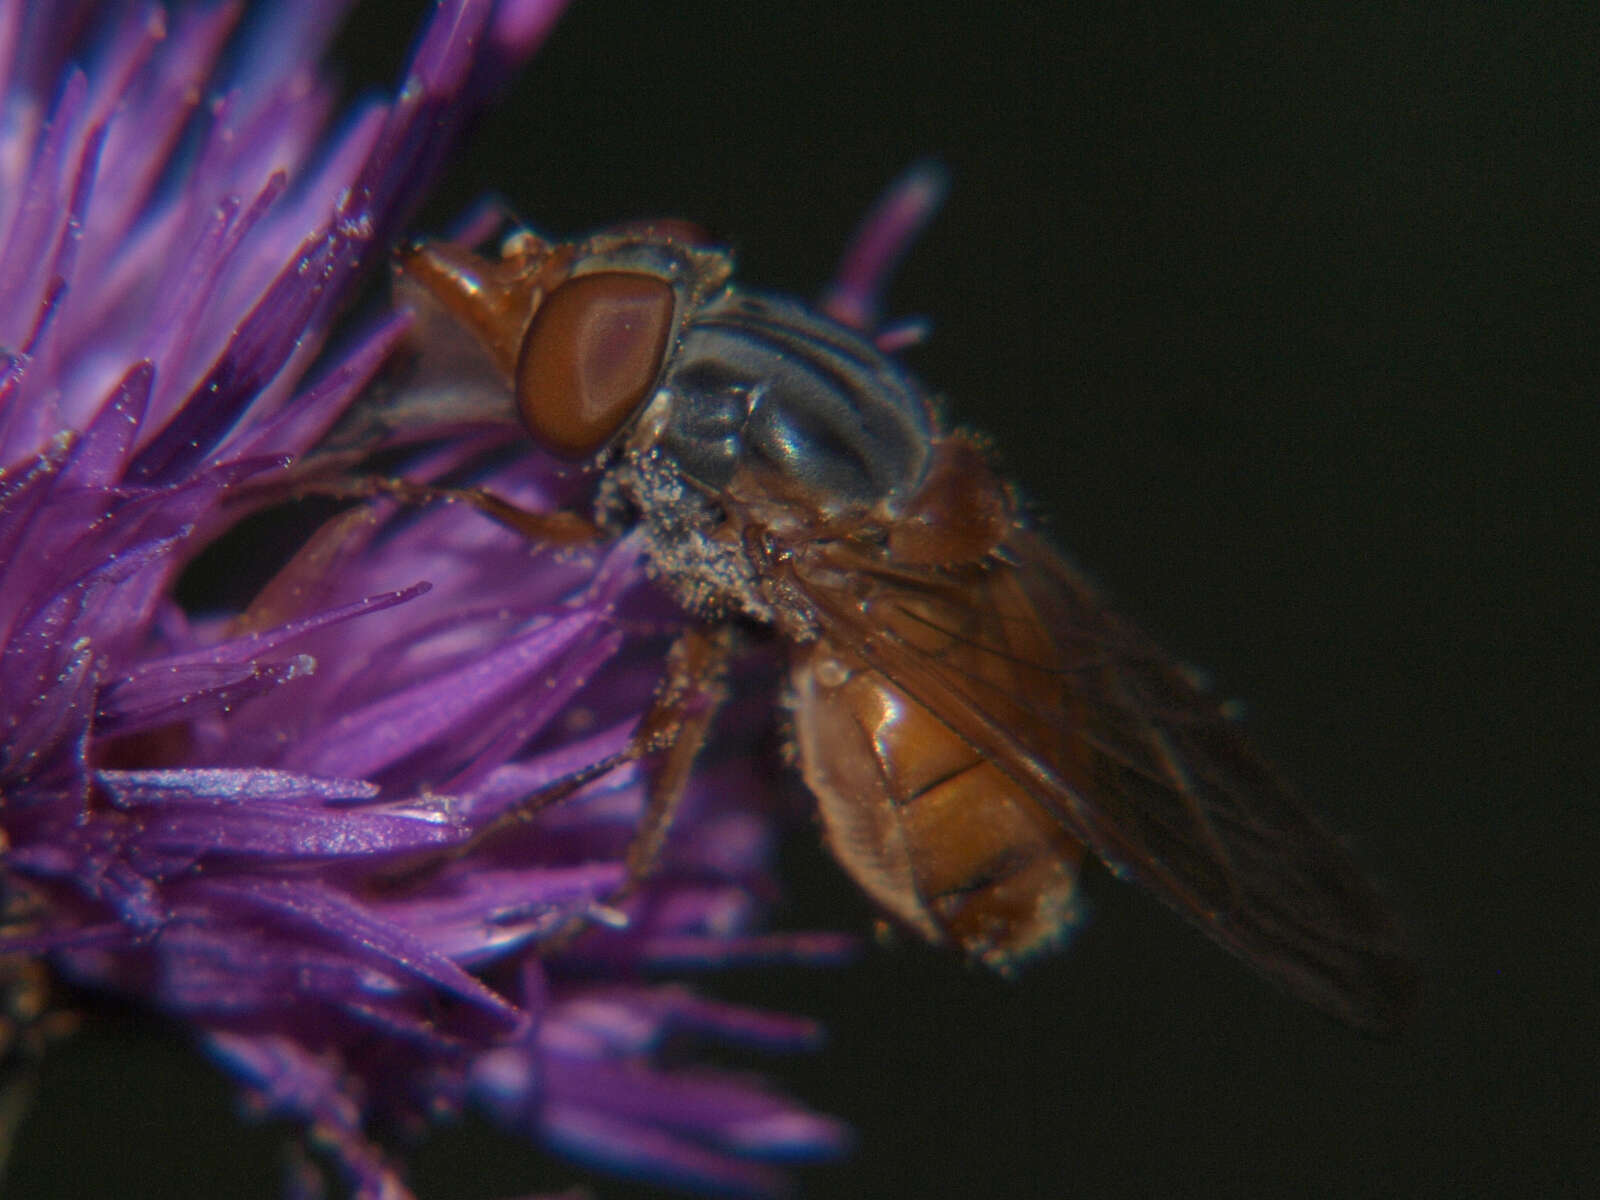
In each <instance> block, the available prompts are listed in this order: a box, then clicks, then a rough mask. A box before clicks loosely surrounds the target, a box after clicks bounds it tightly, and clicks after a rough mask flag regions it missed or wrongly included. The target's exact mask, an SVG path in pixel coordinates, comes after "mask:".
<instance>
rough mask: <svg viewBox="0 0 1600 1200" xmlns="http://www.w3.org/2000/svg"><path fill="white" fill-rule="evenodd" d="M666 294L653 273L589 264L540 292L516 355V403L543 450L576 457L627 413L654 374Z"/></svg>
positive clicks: (668, 313)
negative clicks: (592, 267) (591, 270)
mask: <svg viewBox="0 0 1600 1200" xmlns="http://www.w3.org/2000/svg"><path fill="white" fill-rule="evenodd" d="M673 303H674V295H673V291H672V288H671V286H670V285H668V284H666V283H664V282H663V281H662V280H660V279H657V278H656V277H655V276H653V275H642V274H639V273H637V272H633V271H596V272H594V273H592V274H589V275H579V276H577V277H576V278H573V279H569V280H567V281H566V282H565V283H563V284H562V285H561V286H560V287H558V288H556V289H555V291H553V292H551V293H550V295H549V296H548V297H546V299H545V301H544V303H543V304H542V305H540V306H539V311H538V312H537V313H536V314H535V315H534V318H533V322H532V324H530V325H529V326H528V332H527V333H526V334H525V335H524V336H523V339H522V351H521V353H520V354H519V356H518V358H517V375H516V387H517V410H518V411H519V412H520V413H521V414H522V420H523V423H524V424H525V425H526V426H527V427H528V432H529V433H530V434H532V435H533V438H534V440H535V441H537V442H538V443H539V444H540V445H541V446H543V447H544V448H545V449H546V450H549V451H550V452H551V453H553V454H560V455H562V456H564V457H567V458H584V457H587V456H588V455H590V454H593V453H594V452H595V451H596V450H598V449H600V447H602V446H604V445H605V444H606V442H607V441H609V440H610V438H611V436H612V435H613V434H615V433H616V432H617V430H619V429H621V428H622V426H623V425H624V424H625V423H626V422H627V420H628V418H629V417H631V416H632V415H633V414H634V411H635V410H636V409H637V408H638V407H639V405H640V403H641V402H642V401H643V400H644V398H645V396H646V395H647V394H648V393H649V391H650V388H651V385H652V384H654V383H655V381H656V376H657V375H659V374H660V373H661V365H662V361H663V359H664V358H665V356H666V350H667V339H668V338H669V337H670V336H671V333H672V310H673Z"/></svg>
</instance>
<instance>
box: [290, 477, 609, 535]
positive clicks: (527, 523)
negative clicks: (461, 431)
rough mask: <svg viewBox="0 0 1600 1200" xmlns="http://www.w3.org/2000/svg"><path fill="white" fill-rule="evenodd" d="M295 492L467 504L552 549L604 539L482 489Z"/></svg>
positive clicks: (385, 482)
mask: <svg viewBox="0 0 1600 1200" xmlns="http://www.w3.org/2000/svg"><path fill="white" fill-rule="evenodd" d="M296 490H297V492H298V493H299V494H300V495H302V496H328V497H331V498H333V499H336V500H377V499H380V498H383V497H389V498H391V499H394V500H398V501H400V502H401V503H402V504H413V505H424V504H438V503H445V504H468V505H471V506H472V507H473V508H475V509H477V510H478V511H479V512H481V513H483V514H484V516H486V517H488V518H490V519H491V520H493V521H497V522H499V523H500V524H501V525H504V526H505V527H506V528H507V529H509V530H511V531H512V532H513V533H520V534H521V535H522V536H523V537H525V538H527V539H528V540H529V541H532V542H543V543H545V544H547V545H552V546H586V545H589V544H591V543H594V542H598V541H600V540H601V538H602V537H603V536H604V535H603V534H602V532H601V530H600V527H599V526H598V525H596V524H595V523H594V522H593V521H591V520H589V519H588V518H587V517H580V516H579V515H578V514H577V513H575V512H568V511H566V510H564V509H561V510H557V511H555V512H531V511H530V510H528V509H525V508H518V507H517V506H516V505H515V504H512V503H511V502H510V501H509V500H502V499H501V498H500V497H499V496H496V495H494V494H493V493H492V492H486V491H484V490H483V489H482V488H452V487H435V486H434V485H433V484H431V483H412V482H411V481H410V480H406V479H391V478H385V477H381V476H375V475H373V476H364V477H361V478H356V479H345V480H337V481H328V482H315V483H305V484H302V485H300V487H299V488H298V489H296Z"/></svg>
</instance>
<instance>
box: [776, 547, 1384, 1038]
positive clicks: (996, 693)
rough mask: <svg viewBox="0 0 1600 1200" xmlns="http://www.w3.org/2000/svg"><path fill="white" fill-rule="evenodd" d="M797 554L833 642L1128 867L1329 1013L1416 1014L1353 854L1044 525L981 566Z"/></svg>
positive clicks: (835, 551)
mask: <svg viewBox="0 0 1600 1200" xmlns="http://www.w3.org/2000/svg"><path fill="white" fill-rule="evenodd" d="M794 569H795V577H796V583H797V584H798V585H799V586H800V587H801V589H802V590H803V591H804V592H805V593H806V595H807V598H808V599H809V600H810V601H811V602H812V603H813V604H815V606H816V608H817V610H818V612H819V613H820V614H821V615H822V618H823V624H824V627H825V629H826V636H827V637H828V638H829V639H830V640H831V641H833V642H834V643H836V644H837V645H839V646H840V647H841V648H842V649H845V650H847V651H849V652H851V653H853V654H855V655H857V656H859V657H860V658H861V659H862V660H864V661H865V662H866V663H868V664H869V665H870V666H872V667H874V668H875V669H877V670H879V671H882V672H883V673H884V674H885V675H886V676H887V677H888V678H889V679H890V680H892V681H893V682H894V683H895V684H896V685H898V686H899V687H901V688H902V689H904V690H905V691H906V692H907V693H908V694H909V695H911V696H913V697H914V698H916V699H917V700H919V701H920V702H921V703H923V704H924V705H926V706H927V707H928V708H929V709H931V710H932V711H933V712H934V713H935V714H937V715H938V717H939V718H940V719H941V720H943V721H944V722H945V723H946V724H948V725H949V726H950V727H951V728H952V729H953V730H955V731H956V732H957V733H959V734H960V735H961V736H962V737H963V738H964V739H966V741H968V742H969V743H970V744H971V745H972V746H973V747H975V748H976V749H978V750H979V751H980V752H981V753H983V754H985V755H987V756H988V757H989V758H990V759H991V760H992V761H994V762H995V763H996V765H998V766H999V767H1000V768H1001V769H1002V770H1004V771H1005V772H1006V773H1007V774H1008V775H1010V776H1011V777H1012V778H1014V779H1016V780H1017V781H1018V782H1019V783H1021V784H1022V785H1023V786H1024V787H1026V788H1027V789H1028V790H1029V791H1030V792H1031V793H1032V794H1033V795H1034V796H1035V797H1036V798H1037V799H1038V800H1039V802H1040V803H1041V804H1042V805H1044V806H1045V808H1046V809H1048V810H1049V811H1050V812H1052V813H1053V814H1054V815H1055V816H1056V818H1057V819H1058V820H1060V821H1061V822H1062V824H1063V825H1064V826H1065V827H1066V829H1067V830H1068V831H1069V832H1070V833H1071V834H1072V835H1073V836H1075V837H1077V838H1079V839H1081V840H1082V841H1083V842H1084V843H1085V844H1087V845H1088V846H1089V847H1090V848H1091V850H1093V852H1094V853H1095V854H1096V855H1097V856H1098V857H1099V858H1100V859H1101V860H1102V861H1103V862H1104V863H1105V864H1106V865H1107V866H1108V867H1109V868H1110V869H1111V870H1112V871H1113V872H1114V873H1115V874H1117V875H1118V876H1120V877H1122V878H1124V879H1127V880H1130V881H1132V882H1135V883H1138V884H1140V885H1141V886H1143V887H1145V888H1147V889H1149V890H1150V891H1152V892H1154V893H1155V894H1156V895H1158V896H1160V897H1161V898H1162V899H1163V900H1165V901H1166V902H1167V903H1168V904H1170V905H1172V906H1173V907H1174V908H1176V909H1177V910H1178V911H1179V912H1180V913H1182V914H1183V915H1184V916H1186V917H1187V918H1188V919H1189V920H1191V921H1192V922H1193V923H1194V924H1195V925H1197V926H1198V927H1199V928H1200V929H1201V930H1202V931H1203V932H1205V933H1206V934H1207V935H1208V936H1209V937H1211V938H1213V939H1214V940H1215V941H1217V942H1219V943H1220V944H1221V945H1223V946H1224V947H1226V948H1227V949H1229V950H1230V951H1232V952H1233V953H1235V954H1237V955H1239V956H1240V957H1242V958H1243V959H1245V960H1246V961H1247V962H1248V963H1250V964H1251V965H1252V966H1253V967H1255V968H1256V969H1257V970H1259V971H1260V972H1262V973H1263V974H1265V975H1267V976H1268V977H1270V978H1272V979H1274V980H1276V981H1277V982H1279V983H1280V984H1281V985H1283V986H1284V987H1286V988H1287V989H1288V990H1289V991H1291V992H1293V993H1294V994H1296V995H1298V996H1300V997H1301V998H1303V999H1305V1000H1307V1001H1309V1002H1310V1003H1312V1004H1314V1005H1316V1006H1317V1007H1319V1008H1321V1009H1323V1010H1324V1011H1326V1012H1329V1013H1331V1014H1333V1015H1334V1016H1337V1017H1339V1018H1341V1019H1342V1020H1345V1021H1347V1022H1349V1023H1350V1024H1352V1025H1355V1026H1358V1027H1361V1028H1365V1029H1369V1030H1373V1031H1389V1030H1393V1029H1396V1028H1398V1027H1399V1026H1400V1025H1402V1024H1403V1023H1404V1022H1405V1021H1406V1020H1407V1018H1408V1017H1409V1015H1410V1012H1411V1010H1412V1009H1413V1007H1414V1005H1415V996H1416V979H1415V973H1414V970H1413V968H1412V966H1411V964H1410V962H1409V960H1408V958H1407V956H1406V953H1405V950H1404V947H1403V939H1402V937H1401V935H1400V932H1399V929H1398V927H1397V925H1396V923H1395V921H1394V919H1393V918H1392V916H1391V915H1390V914H1389V912H1388V910H1387V909H1386V907H1385V906H1384V904H1383V902H1382V901H1381V900H1380V899H1379V898H1378V896H1377V895H1376V893H1375V892H1374V891H1373V889H1372V887H1371V885H1370V884H1368V882H1367V881H1366V879H1365V878H1364V877H1363V875H1362V874H1361V872H1360V870H1359V868H1358V867H1357V866H1356V864H1355V863H1354V861H1353V860H1352V859H1351V857H1350V856H1349V854H1348V853H1347V852H1346V851H1345V849H1344V848H1343V847H1342V846H1341V845H1340V844H1339V842H1338V841H1337V840H1336V839H1335V838H1334V837H1333V836H1332V835H1331V834H1330V833H1329V832H1328V831H1327V830H1326V829H1325V828H1324V827H1323V826H1322V825H1321V824H1320V823H1319V822H1318V821H1317V819H1316V818H1315V817H1314V816H1313V815H1312V814H1311V813H1310V811H1309V810H1308V809H1307V808H1306V806H1305V805H1304V804H1303V803H1302V802H1301V800H1300V799H1299V798H1298V797H1297V796H1296V795H1295V794H1294V793H1293V792H1291V791H1290V790H1289V788H1288V787H1287V786H1286V785H1285V784H1284V783H1283V781H1282V780H1281V779H1280V778H1279V777H1278V775H1277V774H1276V773H1275V772H1274V771H1273V770H1272V769H1271V768H1270V767H1269V766H1268V765H1267V764H1266V763H1265V762H1264V761H1263V760H1262V759H1261V758H1260V757H1258V756H1257V755H1256V753H1255V752H1254V751H1253V750H1252V749H1251V748H1250V747H1249V746H1248V745H1247V744H1246V742H1245V740H1244V738H1243V736H1242V735H1241V734H1240V732H1239V729H1238V727H1237V725H1236V724H1235V722H1234V721H1232V720H1231V719H1229V717H1228V716H1227V715H1226V714H1225V713H1224V711H1223V710H1222V708H1221V706H1220V705H1219V704H1218V702H1217V701H1216V700H1215V699H1214V698H1213V697H1211V696H1209V695H1207V694H1206V693H1205V692H1204V691H1203V690H1202V689H1201V688H1200V687H1199V686H1197V684H1196V682H1195V681H1194V680H1193V679H1192V678H1191V676H1190V675H1189V674H1188V673H1186V672H1185V671H1184V670H1183V669H1182V668H1180V667H1179V666H1178V665H1177V664H1175V663H1174V662H1173V660H1172V659H1170V658H1169V657H1168V656H1167V655H1165V654H1164V653H1162V652H1161V651H1160V650H1159V649H1158V648H1157V647H1156V646H1155V645H1154V644H1153V643H1152V642H1151V641H1150V640H1149V639H1148V638H1147V637H1146V636H1145V635H1143V634H1142V633H1141V632H1140V631H1139V630H1138V629H1136V628H1135V627H1134V626H1133V625H1131V624H1130V623H1129V622H1127V621H1125V620H1123V619H1122V618H1121V617H1119V616H1117V615H1116V614H1115V613H1113V612H1111V611H1109V610H1108V609H1107V608H1106V607H1105V605H1104V604H1103V603H1102V601H1101V600H1100V598H1099V596H1098V595H1097V594H1096V592H1095V590H1094V589H1093V588H1092V587H1091V586H1090V585H1089V584H1088V582H1087V581H1085V580H1084V579H1083V578H1082V577H1081V576H1080V575H1079V574H1078V573H1077V572H1076V571H1075V570H1073V568H1072V567H1071V566H1070V565H1069V564H1068V563H1067V562H1066V561H1065V560H1064V559H1063V558H1062V557H1061V556H1060V555H1059V554H1058V553H1057V552H1056V551H1055V550H1053V549H1052V548H1051V547H1050V546H1049V545H1047V544H1046V543H1045V542H1044V541H1043V540H1042V539H1040V538H1038V537H1037V536H1035V535H1033V534H1032V533H1029V532H1027V531H1024V530H1017V531H1015V532H1013V533H1012V534H1011V535H1010V536H1009V537H1008V538H1007V540H1006V542H1005V543H1004V545H1003V546H1002V547H1000V548H999V549H998V550H997V551H996V553H994V554H993V555H991V556H990V557H989V559H988V560H987V561H985V562H984V563H982V564H978V565H973V566H969V567H958V568H938V569H934V568H923V567H917V568H909V569H908V568H904V567H900V566H896V565H894V564H891V563H886V562H885V561H883V560H882V558H881V557H874V556H873V555H872V554H870V553H867V552H864V551H862V550H860V549H858V548H856V547H853V546H852V545H850V544H849V543H846V542H824V543H819V544H814V545H813V546H812V547H810V548H809V549H808V552H807V553H805V554H801V555H798V556H797V559H796V565H795V568H794ZM843 577H849V578H852V579H854V580H855V581H856V585H855V591H854V592H847V591H846V590H844V589H842V588H840V587H839V586H838V585H837V580H839V579H840V578H843Z"/></svg>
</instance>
